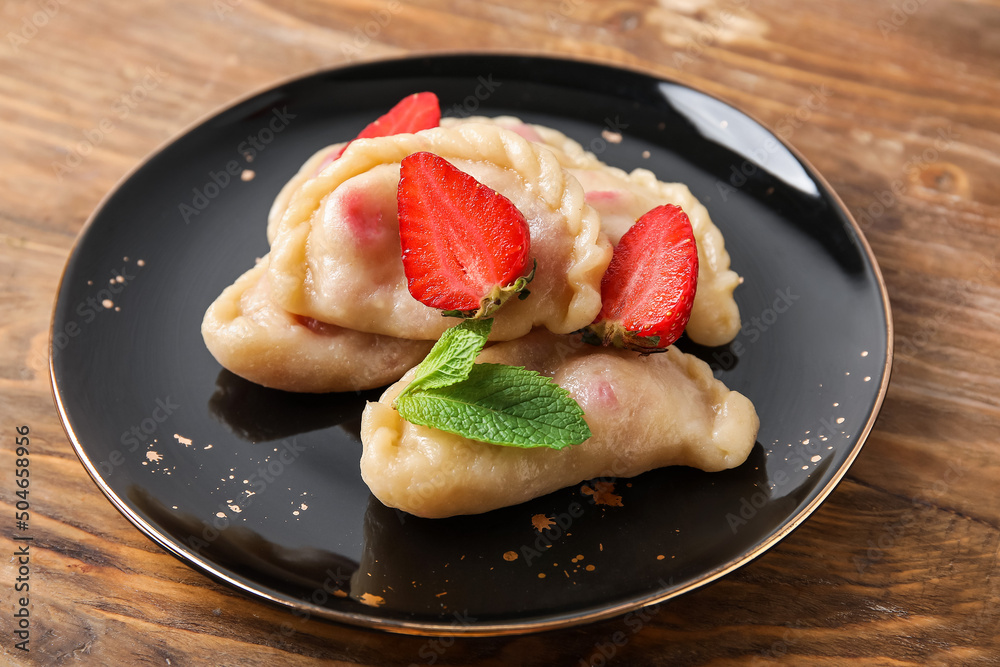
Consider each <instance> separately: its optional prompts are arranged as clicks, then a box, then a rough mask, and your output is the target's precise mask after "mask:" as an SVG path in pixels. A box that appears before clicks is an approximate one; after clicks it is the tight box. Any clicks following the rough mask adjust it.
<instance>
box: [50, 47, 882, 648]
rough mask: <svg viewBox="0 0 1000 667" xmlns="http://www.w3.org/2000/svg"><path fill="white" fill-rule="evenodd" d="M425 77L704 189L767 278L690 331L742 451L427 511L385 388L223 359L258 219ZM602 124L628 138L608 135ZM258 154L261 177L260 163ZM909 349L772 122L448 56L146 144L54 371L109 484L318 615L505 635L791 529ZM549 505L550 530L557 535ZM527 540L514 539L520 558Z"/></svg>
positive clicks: (417, 629)
mask: <svg viewBox="0 0 1000 667" xmlns="http://www.w3.org/2000/svg"><path fill="white" fill-rule="evenodd" d="M421 90H432V91H434V92H436V93H437V94H438V96H439V97H440V99H441V102H442V109H443V110H444V112H445V114H446V115H468V114H470V113H477V114H487V115H499V114H513V115H517V116H520V117H522V118H523V119H525V120H527V121H531V122H537V123H543V124H545V125H549V126H552V127H555V128H557V129H560V130H562V131H564V132H565V133H567V134H568V135H570V136H571V137H573V138H575V139H577V140H578V141H580V142H581V143H582V144H583V145H584V146H585V147H588V148H589V149H591V150H593V151H594V152H595V153H597V154H598V155H599V156H600V158H601V159H603V160H604V161H606V162H608V163H609V164H612V165H616V166H619V167H622V168H624V169H633V168H635V167H646V168H649V169H652V170H653V171H654V172H655V173H656V174H657V175H658V176H659V177H660V179H662V180H667V181H682V182H684V183H687V184H689V185H690V187H691V189H692V191H693V192H694V194H695V195H696V196H698V197H699V198H700V199H701V201H702V202H704V203H705V204H706V205H707V206H708V208H709V210H710V212H711V214H712V217H713V219H714V220H715V222H716V224H717V225H718V226H719V228H720V229H722V231H723V233H724V234H725V237H726V246H727V248H728V249H729V252H730V254H731V255H732V263H733V267H734V268H735V269H736V270H737V271H738V272H739V273H740V274H741V275H743V276H744V277H745V279H746V282H745V284H744V285H742V286H741V287H740V288H739V289H738V290H737V292H736V298H737V301H738V302H739V306H740V310H741V313H742V316H743V321H744V322H745V325H744V328H743V332H742V333H741V335H739V336H738V337H737V339H736V341H734V342H733V343H732V344H731V345H730V346H728V347H726V348H722V349H694V348H693V346H691V345H687V349H688V350H689V351H694V352H696V353H697V354H699V355H701V356H702V357H703V358H705V359H707V360H708V361H709V362H710V363H711V364H712V365H713V367H714V368H715V369H716V372H717V375H718V377H720V378H721V379H722V380H723V381H725V383H726V384H727V385H728V386H729V387H731V388H733V389H736V390H738V391H740V392H742V393H744V394H745V395H747V396H748V397H750V399H752V400H753V402H754V404H755V405H756V407H757V411H758V413H759V415H760V421H761V427H760V434H759V436H758V444H757V446H756V447H755V448H754V450H753V452H752V454H751V456H750V459H749V461H748V462H747V463H746V464H745V465H743V466H741V467H740V468H738V469H735V470H730V471H727V472H722V473H715V474H706V473H702V472H699V471H696V470H692V469H687V468H670V469H663V470H657V471H653V472H650V473H647V474H645V475H642V476H640V477H637V478H634V479H632V480H618V481H617V482H616V487H615V493H616V494H617V495H620V497H621V501H622V506H621V507H617V506H608V505H595V504H593V496H592V495H587V494H583V493H582V492H581V487H580V486H575V487H572V488H568V489H565V490H563V491H560V492H557V493H553V494H551V495H549V496H546V497H543V498H539V499H537V500H534V501H532V502H529V503H526V504H524V505H520V506H517V507H512V508H507V509H502V510H498V511H494V512H490V513H488V514H484V515H480V516H475V517H464V518H455V519H448V520H422V519H417V518H414V517H411V516H408V515H404V514H402V513H399V512H396V511H394V510H390V509H386V508H385V507H384V506H382V505H381V504H380V503H379V502H378V501H377V500H375V499H373V498H372V497H371V496H370V494H369V491H368V489H367V487H366V486H365V485H364V483H363V482H362V480H361V477H360V473H359V469H358V461H359V458H360V453H361V444H360V442H359V440H358V428H359V421H358V420H359V416H360V412H361V409H362V407H363V406H364V402H365V400H368V399H373V398H375V397H377V395H378V393H379V392H377V391H373V392H367V393H363V394H346V395H345V394H335V395H325V396H301V395H293V394H284V393H282V392H277V391H271V390H266V389H262V388H260V387H257V386H255V385H252V384H250V383H248V382H245V381H243V380H241V379H240V378H237V377H235V376H233V375H231V374H229V373H227V372H225V371H222V370H221V369H220V367H219V365H218V364H217V363H216V362H215V361H214V359H213V358H212V357H211V355H209V353H208V351H207V350H206V349H205V345H204V343H203V342H202V339H201V334H200V331H199V327H200V324H201V319H202V315H203V314H204V312H205V309H206V308H207V307H208V305H209V303H211V302H212V300H213V299H215V297H216V296H217V295H218V294H219V293H220V292H221V291H222V289H223V288H224V287H226V286H227V285H229V284H230V283H232V282H233V280H234V279H235V278H236V277H237V276H238V275H240V274H241V273H242V272H243V271H244V270H246V269H247V268H248V267H250V266H251V265H252V262H253V260H254V258H255V257H258V256H261V255H263V254H264V253H265V252H266V251H267V249H268V246H267V243H266V241H265V237H264V228H265V218H266V215H267V211H268V207H269V206H270V204H271V201H272V199H273V198H274V196H275V195H276V194H277V192H278V190H279V189H280V188H281V186H282V184H284V183H285V181H286V180H288V178H289V177H291V176H292V174H294V173H295V171H296V170H297V169H298V167H299V165H300V164H301V163H302V162H303V161H304V160H305V159H306V158H307V157H308V156H309V155H311V154H312V153H313V152H314V151H315V150H317V149H318V148H320V147H322V146H324V145H326V144H329V143H333V142H336V141H341V140H345V139H347V138H350V137H352V136H354V135H355V134H356V133H357V132H358V130H359V129H360V128H362V127H363V126H364V125H365V124H366V123H368V122H369V121H370V120H372V119H373V118H375V117H377V116H378V115H380V114H381V113H383V112H384V111H385V110H386V109H388V108H389V107H390V106H392V104H394V103H395V102H396V101H398V100H399V99H400V98H402V97H403V96H404V95H406V94H408V93H412V92H416V91H421ZM604 130H609V131H612V132H620V133H621V134H622V135H624V140H623V141H622V142H621V143H609V142H608V141H607V140H606V138H605V136H602V131H604ZM251 149H252V152H253V153H255V155H253V160H252V162H247V161H246V155H245V154H246V153H248V152H251ZM647 151H648V153H646V155H648V157H644V152H647ZM245 168H249V169H252V170H253V171H254V172H255V174H256V176H255V177H254V178H253V179H252V180H249V181H244V180H242V179H241V178H240V176H239V174H240V173H241V171H242V170H243V169H245ZM140 260H141V262H140ZM118 276H121V277H120V278H119V277H118ZM105 299H108V300H109V302H112V303H113V306H112V307H111V308H105V307H104V306H103V305H102V302H103V301H104V300H105ZM890 358H891V322H890V316H889V308H888V301H887V298H886V293H885V288H884V285H883V283H882V280H881V276H880V274H879V271H878V268H877V266H876V264H875V261H874V259H873V258H872V255H871V251H870V249H869V247H868V245H867V243H866V242H865V240H864V239H863V237H862V235H861V232H860V231H859V229H858V227H857V226H856V225H855V223H854V222H853V221H852V220H851V218H850V216H849V214H848V213H847V212H846V211H845V209H844V207H843V205H842V204H841V203H840V201H839V200H838V199H837V197H836V196H835V195H834V194H833V193H832V192H831V191H830V189H829V187H828V186H827V185H826V183H825V182H824V181H823V180H822V179H821V178H820V177H819V176H818V175H817V174H816V173H815V172H814V171H813V170H812V169H811V168H810V167H809V166H808V165H806V164H804V163H803V162H802V160H801V159H800V158H799V157H798V156H797V155H796V154H795V153H793V152H790V151H789V149H787V148H786V147H785V146H784V145H783V144H782V143H781V142H780V141H778V140H776V139H775V138H774V136H773V135H772V134H771V133H770V132H768V131H767V130H766V129H764V128H763V127H762V126H761V125H759V124H758V123H757V122H755V121H754V120H752V119H751V118H749V117H747V116H746V115H745V114H743V113H742V112H740V111H737V110H735V109H733V108H732V107H730V106H729V105H727V104H725V103H723V102H720V101H719V100H717V99H715V98H712V97H710V96H708V95H705V94H704V93H701V92H698V91H696V90H692V89H691V88H687V87H685V86H681V85H678V84H676V83H672V82H670V81H664V80H660V79H657V78H655V77H651V76H648V75H644V74H640V73H636V72H630V71H625V70H621V69H615V68H610V67H606V66H601V65H596V64H587V63H579V62H568V61H561V60H550V59H542V58H529V57H505V56H445V57H430V58H420V59H411V60H399V61H388V62H378V63H374V64H366V65H360V66H355V67H349V68H345V69H339V70H334V71H329V72H322V73H318V74H314V75H312V76H308V77H305V78H302V79H298V80H294V81H291V82H288V83H285V84H281V85H279V86H277V87H275V88H272V89H270V90H267V91H265V92H262V93H259V94H256V95H254V96H252V97H250V98H249V99H246V100H244V101H242V102H239V103H237V104H235V105H234V106H232V107H230V108H229V109H226V110H225V111H222V112H220V113H218V114H217V115H215V116H213V117H211V118H209V119H208V120H205V121H203V122H201V123H200V124H198V125H197V126H196V127H194V128H192V129H190V130H189V131H187V132H186V133H184V134H183V135H182V136H180V137H178V138H177V139H175V140H174V141H172V142H170V143H169V144H167V145H166V146H165V147H163V148H162V149H161V150H159V151H158V152H157V153H155V154H154V155H153V156H151V157H150V158H149V159H148V160H147V161H146V162H145V163H144V164H143V165H141V166H140V167H138V168H137V169H136V170H135V171H134V172H133V173H132V174H130V175H129V176H128V177H127V178H126V179H125V180H124V181H123V182H122V183H121V184H120V185H119V186H118V187H117V188H116V189H115V190H114V191H113V192H112V193H111V194H110V195H109V196H108V197H107V198H106V199H105V200H104V202H103V203H102V204H101V205H100V207H99V208H98V210H97V211H96V212H95V213H94V215H93V217H92V218H91V220H90V221H89V223H88V224H87V226H86V227H85V229H84V231H83V233H82V234H81V236H80V238H79V240H78V242H77V245H76V248H75V249H74V251H73V253H72V256H71V257H70V259H69V262H68V264H67V266H66V271H65V275H64V277H63V281H62V285H61V287H60V289H59V297H58V302H57V305H56V309H55V315H54V319H53V330H52V359H51V371H52V382H53V389H54V393H55V398H56V402H57V405H58V408H59V410H60V413H61V415H62V419H63V423H64V424H65V427H66V431H67V433H68V435H69V437H70V439H71V440H72V442H73V445H74V447H75V448H76V451H77V453H78V454H79V456H80V458H81V459H82V461H83V463H84V465H85V466H86V468H87V470H88V471H89V472H90V474H91V475H92V476H93V478H94V480H95V481H96V482H97V484H98V486H99V487H100V488H101V490H102V491H103V492H104V493H105V494H106V495H107V496H108V498H109V499H110V500H111V501H112V502H113V503H114V504H115V506H116V507H118V509H119V510H121V511H122V512H123V513H124V514H125V516H126V517H127V518H128V519H129V520H130V521H132V522H133V523H134V524H135V525H136V526H137V527H138V528H139V529H140V530H142V531H143V532H145V533H146V534H147V535H148V536H149V537H150V538H152V539H153V540H155V541H156V542H157V543H159V544H160V545H161V546H163V547H164V548H165V549H166V550H168V551H169V552H171V553H173V554H174V555H176V556H177V557H179V558H181V559H182V560H184V561H186V562H187V563H189V564H191V565H193V566H195V567H197V568H198V569H200V570H202V571H203V572H205V573H207V574H209V575H211V576H213V577H215V578H216V579H219V580H222V581H225V582H227V583H229V584H231V585H233V586H235V587H237V588H239V589H240V590H243V591H245V592H248V593H251V594H253V595H256V596H259V597H261V598H264V599H267V600H270V601H273V602H277V603H281V604H284V605H287V606H289V607H294V608H298V609H300V610H307V611H308V612H309V613H311V614H313V615H316V616H321V617H325V618H330V619H336V620H339V621H344V622H348V623H355V624H359V625H365V626H372V627H379V628H384V629H387V630H393V631H399V632H410V633H447V634H456V633H470V634H501V633H511V632H525V631H531V630H540V629H545V628H553V627H559V626H565V625H571V624H575V623H580V622H584V621H589V620H595V619H599V618H604V617H608V616H612V615H616V614H621V613H624V612H625V611H627V610H630V609H635V608H638V607H640V606H642V605H645V604H651V603H654V602H658V601H662V600H664V599H667V598H669V597H672V596H675V595H678V594H680V593H682V592H684V591H688V590H691V589H692V588H695V587H697V586H700V585H703V584H705V583H707V582H709V581H712V580H714V579H716V578H718V577H720V576H722V575H723V574H725V573H727V572H729V571H731V570H733V569H734V568H736V567H738V566H740V565H742V564H744V563H746V562H748V561H749V560H751V559H752V558H754V557H755V556H757V555H759V554H761V553H762V552H763V551H765V550H766V549H767V548H769V547H771V546H773V545H774V544H775V543H776V542H777V541H778V540H779V539H781V538H782V537H783V536H785V535H787V534H788V533H789V532H790V531H791V530H792V529H793V528H794V527H795V526H796V525H798V524H799V523H800V522H801V521H803V520H804V519H805V518H806V516H808V515H809V513H810V512H812V511H813V510H814V509H815V508H816V507H817V505H818V504H819V503H820V502H821V501H822V500H823V498H825V497H826V496H827V495H828V494H829V493H830V492H831V491H832V489H833V487H834V486H835V485H836V483H837V482H838V481H839V480H840V478H841V477H842V476H843V475H844V473H845V472H846V470H847V467H848V466H849V465H850V463H851V461H853V459H854V458H855V456H856V455H857V454H858V451H859V450H860V448H861V445H862V442H863V441H864V439H865V437H866V436H867V434H868V432H869V430H870V429H871V426H872V423H873V421H874V419H875V415H876V413H877V411H878V408H879V406H880V404H881V401H882V396H883V394H884V391H885V388H886V386H887V383H888V374H889V365H890ZM187 440H190V444H188V443H187V442H186V441H187ZM154 452H155V454H154ZM247 491H250V492H253V493H254V495H248V494H247V493H246V492H247ZM230 505H233V506H238V507H239V511H238V512H237V511H236V510H235V509H233V508H231V507H230ZM536 514H545V515H547V516H549V517H555V518H556V520H557V523H556V524H555V525H553V526H552V528H550V529H549V530H547V531H545V532H543V533H539V532H538V531H537V530H536V529H535V528H534V526H533V525H532V521H531V518H532V517H533V516H534V515H536ZM510 551H514V552H515V553H517V554H518V558H517V559H516V560H513V561H508V560H505V558H504V554H505V553H507V552H510ZM580 557H582V559H581V558H580ZM588 566H593V567H592V568H589V569H588ZM542 575H545V576H544V578H543V577H542ZM345 591H348V592H350V596H348V597H344V592H345ZM365 594H367V595H365ZM376 596H377V597H376ZM359 598H363V601H362V600H359ZM366 603H367V604H366Z"/></svg>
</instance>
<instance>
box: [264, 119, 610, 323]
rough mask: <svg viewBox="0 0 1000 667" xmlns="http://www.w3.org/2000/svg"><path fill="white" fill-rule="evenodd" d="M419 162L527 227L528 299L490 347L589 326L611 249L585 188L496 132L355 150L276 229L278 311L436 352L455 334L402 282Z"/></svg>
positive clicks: (366, 142)
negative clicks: (409, 163)
mask: <svg viewBox="0 0 1000 667" xmlns="http://www.w3.org/2000/svg"><path fill="white" fill-rule="evenodd" d="M419 151H429V152H431V153H435V154H437V155H439V156H441V157H443V158H445V159H446V160H448V161H449V162H451V163H452V164H454V165H455V166H456V167H458V168H459V169H461V170H462V171H465V172H467V173H469V174H471V175H472V176H473V177H475V178H476V179H478V180H479V181H480V182H482V183H484V184H485V185H487V186H489V187H491V188H493V189H494V190H496V191H498V192H500V193H501V194H503V195H504V196H506V197H507V198H508V199H510V200H511V201H512V202H513V203H514V205H515V206H517V208H518V209H519V210H520V211H521V213H523V214H524V216H525V218H526V220H527V222H528V226H529V229H530V232H531V256H532V258H533V259H535V260H537V271H536V273H535V277H534V280H533V281H532V283H531V284H530V286H529V289H530V290H531V298H530V299H529V300H526V301H513V302H511V303H509V304H508V305H507V306H505V307H504V309H503V310H502V311H501V312H500V313H499V314H498V315H497V318H496V324H495V326H494V328H493V335H492V338H493V339H494V340H510V339H513V338H517V337H518V336H522V335H524V334H526V333H528V331H530V330H531V328H532V327H535V326H543V327H546V328H548V329H549V330H551V331H554V332H558V333H569V332H572V331H575V330H577V329H580V328H581V327H584V326H586V325H588V324H590V322H592V321H593V319H594V317H595V316H596V315H597V313H598V312H599V310H600V308H601V296H600V283H601V277H602V275H603V274H604V271H605V269H606V268H607V266H608V262H609V261H610V259H611V244H610V243H609V242H608V240H607V238H606V237H605V236H604V234H603V233H602V232H601V223H600V219H599V217H598V215H597V213H596V211H594V209H593V208H591V207H590V206H588V205H587V204H586V202H585V201H584V192H583V189H582V188H581V187H580V184H579V183H578V182H577V180H576V179H575V178H574V177H572V176H571V175H570V174H569V173H568V172H567V171H566V170H565V169H563V168H562V167H561V166H560V164H559V162H558V161H557V160H556V159H555V157H554V156H553V154H552V152H550V151H549V150H547V149H545V148H543V147H539V146H536V145H534V144H531V143H529V142H528V141H526V140H525V139H523V138H522V137H521V136H519V135H517V134H516V133H514V132H510V131H507V130H505V129H503V128H501V127H498V126H496V125H483V124H470V123H466V124H463V125H462V126H459V127H454V128H451V129H446V128H435V129H431V130H425V131H422V132H419V133H417V134H401V135H395V136H390V137H384V138H376V139H361V140H356V141H354V142H352V143H351V144H350V145H349V146H348V148H347V150H346V151H345V152H344V153H343V155H342V156H341V157H340V158H339V159H338V160H336V161H335V162H333V163H331V164H329V165H328V166H327V167H325V168H324V169H323V170H322V171H321V172H320V173H319V174H317V175H316V176H314V177H310V178H308V179H307V180H305V181H304V182H303V183H302V184H301V185H300V186H299V187H298V189H297V190H296V191H295V192H294V194H293V195H292V196H291V197H290V198H288V202H287V205H286V206H285V209H284V212H283V213H282V215H281V219H280V220H279V221H278V222H277V224H276V226H274V225H272V230H271V232H272V233H271V237H272V241H271V252H270V257H271V260H270V264H269V267H268V278H269V282H270V288H271V293H272V296H273V299H274V302H275V304H276V305H278V306H279V307H281V308H282V309H284V310H286V311H288V312H291V313H295V314H297V315H301V316H303V317H310V318H313V319H316V320H319V321H322V322H329V323H332V324H336V325H339V326H343V327H348V328H351V329H356V330H359V331H367V332H370V333H377V334H382V335H386V336H393V337H398V338H408V339H428V340H433V339H436V338H437V337H438V336H439V335H440V334H441V333H442V332H443V331H444V330H445V329H447V328H448V327H449V326H452V325H453V324H454V323H455V320H453V319H448V318H443V317H441V314H440V311H438V310H435V309H433V308H429V307H427V306H425V305H423V304H421V303H420V302H418V301H417V300H415V299H414V298H413V297H412V296H410V293H409V291H408V289H407V283H406V277H405V275H404V273H403V265H402V261H401V255H400V241H399V224H398V220H397V217H396V189H397V184H398V181H399V163H400V161H401V160H402V159H403V158H405V157H406V156H408V155H410V154H412V153H415V152H419ZM313 159H314V160H319V159H320V158H319V154H317V156H315V157H314V158H313ZM317 164H318V163H317ZM301 174H302V172H300V175H301ZM297 178H298V177H297Z"/></svg>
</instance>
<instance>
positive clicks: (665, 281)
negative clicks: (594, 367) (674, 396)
mask: <svg viewBox="0 0 1000 667" xmlns="http://www.w3.org/2000/svg"><path fill="white" fill-rule="evenodd" d="M697 284H698V249H697V246H696V245H695V240H694V231H693V230H692V229H691V221H690V220H688V217H687V214H686V213H684V211H682V210H681V209H680V208H679V207H677V206H674V205H672V204H667V205H665V206H658V207H656V208H654V209H653V210H651V211H649V212H648V213H646V214H645V215H643V216H642V217H641V218H639V219H638V220H637V221H636V223H635V224H634V225H632V227H631V228H630V229H629V230H628V231H627V232H625V234H624V235H623V236H622V238H621V241H620V242H619V243H618V246H617V247H616V248H615V251H614V254H613V255H612V256H611V264H610V265H609V266H608V270H607V272H605V274H604V278H603V279H602V280H601V301H602V304H603V305H602V307H601V312H600V313H599V314H598V316H597V319H596V320H594V323H593V324H591V325H590V330H591V331H592V332H593V333H594V334H596V335H597V336H598V337H599V338H600V339H601V341H602V343H603V344H604V345H612V344H613V345H616V346H618V347H626V348H629V349H633V350H639V351H640V352H657V351H660V350H663V349H666V348H667V347H668V346H669V345H671V344H672V343H673V342H674V341H676V340H677V339H678V338H680V335H681V333H682V332H683V331H684V327H685V326H687V323H688V319H689V318H690V317H691V305H692V304H693V303H694V293H695V288H696V287H697Z"/></svg>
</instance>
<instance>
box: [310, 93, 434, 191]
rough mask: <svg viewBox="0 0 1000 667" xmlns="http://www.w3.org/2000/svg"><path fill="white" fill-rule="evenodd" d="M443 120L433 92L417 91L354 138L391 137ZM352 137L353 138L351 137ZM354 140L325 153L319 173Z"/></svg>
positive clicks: (317, 171) (425, 128)
mask: <svg viewBox="0 0 1000 667" xmlns="http://www.w3.org/2000/svg"><path fill="white" fill-rule="evenodd" d="M440 124H441V105H440V104H439V103H438V98H437V95H435V94H434V93H426V92H425V93H414V94H412V95H408V96H406V97H404V98H403V99H402V100H400V101H399V102H398V103H397V104H396V106H394V107H393V108H391V109H389V111H387V112H386V113H385V115H383V116H381V117H380V118H379V119H378V120H376V121H374V122H372V123H369V124H368V127H366V128H365V129H363V130H361V133H360V134H358V136H356V137H355V139H372V138H374V137H389V136H392V135H394V134H412V133H413V132H419V131H420V130H429V129H430V128H432V127H437V126H438V125H440ZM352 141H353V140H352ZM350 143H351V142H347V143H346V144H344V146H342V147H341V148H338V149H337V150H335V151H333V152H332V153H330V154H329V155H327V156H326V159H325V160H323V163H322V164H321V165H320V166H319V169H317V170H316V173H319V172H321V171H323V170H324V169H325V168H326V167H327V165H329V164H330V163H331V162H333V161H334V160H336V159H337V158H339V157H340V156H341V155H343V154H344V151H345V150H347V147H348V146H349V145H350Z"/></svg>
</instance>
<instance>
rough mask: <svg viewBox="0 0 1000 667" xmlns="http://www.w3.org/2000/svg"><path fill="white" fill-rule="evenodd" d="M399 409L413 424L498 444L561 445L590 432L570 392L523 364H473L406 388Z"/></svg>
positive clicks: (559, 446)
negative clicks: (446, 381)
mask: <svg viewBox="0 0 1000 667" xmlns="http://www.w3.org/2000/svg"><path fill="white" fill-rule="evenodd" d="M432 353H433V352H432ZM411 386H412V385H411ZM396 409H397V410H399V414H400V415H402V416H403V418H404V419H406V420H407V421H409V422H412V423H414V424H422V425H424V426H431V427H433V428H437V429H440V430H442V431H448V432H450V433H457V434H458V435H462V436H465V437H467V438H472V439H473V440H481V441H483V442H489V443H492V444H495V445H509V446H513V447H542V446H544V447H551V448H553V449H563V448H564V447H568V446H570V445H576V444H579V443H581V442H583V441H584V440H586V439H587V438H589V437H590V435H591V433H590V428H589V427H588V426H587V422H585V421H584V420H583V410H582V409H581V408H580V406H579V404H577V402H576V401H574V400H573V397H572V396H570V395H569V392H567V391H566V390H565V389H563V388H562V387H560V386H559V385H557V384H556V383H554V382H553V381H552V380H551V379H549V378H547V377H545V376H544V375H541V374H539V373H536V372H535V371H529V370H526V369H524V368H521V367H519V366H504V365H502V364H475V365H474V366H472V368H470V369H469V371H468V378H467V379H465V380H463V381H461V382H458V383H455V384H450V385H447V386H439V387H434V388H428V387H427V386H426V385H425V386H424V388H423V389H422V390H421V391H414V392H412V393H407V392H405V391H404V392H403V393H401V394H400V395H399V396H398V397H397V398H396Z"/></svg>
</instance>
